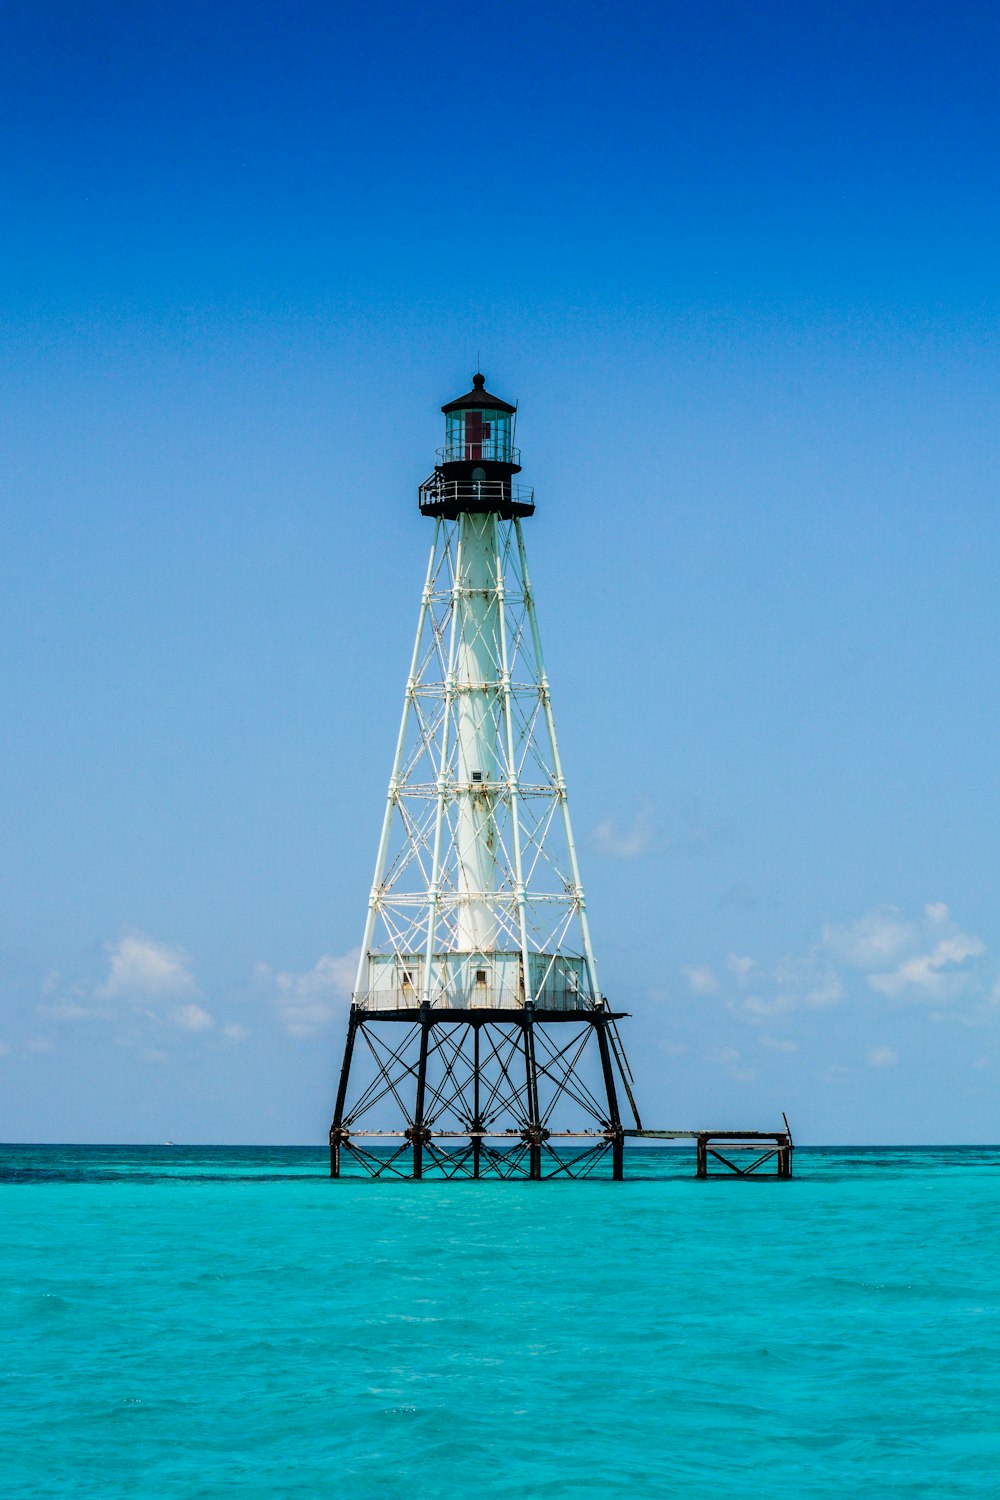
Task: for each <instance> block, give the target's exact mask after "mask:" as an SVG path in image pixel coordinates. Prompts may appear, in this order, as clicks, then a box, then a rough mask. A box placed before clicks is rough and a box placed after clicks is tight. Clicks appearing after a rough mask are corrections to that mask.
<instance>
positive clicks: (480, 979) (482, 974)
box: [476, 969, 486, 984]
mask: <svg viewBox="0 0 1000 1500" xmlns="http://www.w3.org/2000/svg"><path fill="white" fill-rule="evenodd" d="M476 983H477V984H485V983H486V970H485V969H477V970H476Z"/></svg>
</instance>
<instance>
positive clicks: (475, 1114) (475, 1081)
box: [472, 1025, 483, 1177]
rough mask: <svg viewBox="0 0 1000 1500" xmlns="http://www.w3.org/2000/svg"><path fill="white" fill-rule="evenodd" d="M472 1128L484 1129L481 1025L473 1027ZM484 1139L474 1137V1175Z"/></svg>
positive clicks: (477, 1167) (477, 1136) (476, 1174)
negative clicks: (481, 1104) (481, 1097)
mask: <svg viewBox="0 0 1000 1500" xmlns="http://www.w3.org/2000/svg"><path fill="white" fill-rule="evenodd" d="M472 1128H473V1130H476V1131H478V1130H482V1128H483V1122H482V1120H481V1119H480V1117H479V1027H478V1025H474V1026H473V1028H472ZM482 1155H483V1141H482V1137H481V1136H479V1135H474V1136H473V1137H472V1175H473V1177H478V1176H479V1171H480V1167H481V1164H482Z"/></svg>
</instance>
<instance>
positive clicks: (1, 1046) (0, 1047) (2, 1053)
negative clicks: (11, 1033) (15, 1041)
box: [0, 1042, 10, 1057]
mask: <svg viewBox="0 0 1000 1500" xmlns="http://www.w3.org/2000/svg"><path fill="white" fill-rule="evenodd" d="M9 1053H10V1044H9V1043H8V1042H0V1057H7V1056H8V1055H9Z"/></svg>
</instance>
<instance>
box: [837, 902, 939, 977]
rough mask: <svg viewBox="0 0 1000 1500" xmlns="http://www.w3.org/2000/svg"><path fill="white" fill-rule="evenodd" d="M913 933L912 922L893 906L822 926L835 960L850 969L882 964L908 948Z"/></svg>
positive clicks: (911, 945) (913, 940) (909, 947)
mask: <svg viewBox="0 0 1000 1500" xmlns="http://www.w3.org/2000/svg"><path fill="white" fill-rule="evenodd" d="M947 910H948V909H947V907H945V908H944V911H945V914H946V915H947ZM917 937H918V934H917V928H916V927H915V925H914V924H913V923H912V922H909V921H907V920H906V919H905V918H904V917H903V916H902V915H901V913H900V912H899V911H898V910H897V909H896V908H895V907H894V906H886V907H882V908H880V909H879V910H878V911H873V912H869V913H868V915H867V916H865V917H860V918H859V919H858V921H856V922H850V923H848V924H847V925H846V926H843V927H836V926H832V925H827V926H826V927H824V928H823V944H824V946H825V947H826V948H828V949H829V951H830V952H831V954H832V955H833V957H834V959H835V960H836V961H837V962H839V963H842V964H846V965H847V967H848V968H851V969H878V968H882V967H884V966H885V965H886V964H889V963H892V962H893V961H894V960H895V959H897V958H898V957H900V955H902V954H903V953H905V952H907V951H909V950H910V949H911V948H912V947H913V945H914V943H915V942H916V941H917Z"/></svg>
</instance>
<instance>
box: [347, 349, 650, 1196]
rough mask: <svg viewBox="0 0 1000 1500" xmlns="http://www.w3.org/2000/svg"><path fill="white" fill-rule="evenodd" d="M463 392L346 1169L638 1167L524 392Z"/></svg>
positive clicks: (383, 872)
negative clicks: (542, 595) (577, 803)
mask: <svg viewBox="0 0 1000 1500" xmlns="http://www.w3.org/2000/svg"><path fill="white" fill-rule="evenodd" d="M442 411H443V412H444V415H445V421H446V427H445V442H444V447H443V448H441V449H439V450H438V455H437V456H438V463H437V465H436V467H435V469H434V472H433V474H432V475H431V476H430V478H429V479H427V480H425V481H424V483H423V484H422V485H421V486H420V489H419V504H420V510H421V513H422V514H423V515H425V516H428V517H429V518H431V519H432V520H433V523H434V538H433V542H432V544H431V549H430V560H429V563H428V566H427V576H426V580H425V582H424V588H423V593H422V595H421V601H420V613H419V618H418V622H417V633H416V641H415V643H414V647H413V656H412V659H411V662H410V672H409V677H408V679H407V684H406V694H405V698H404V703H403V715H402V721H401V724H400V728H399V735H398V738H397V741H396V751H395V757H394V759H393V765H392V774H391V776H390V778H389V792H388V798H387V802H386V808H385V816H384V819H383V823H382V833H381V837H380V839H379V845H378V854H377V857H376V861H375V875H374V879H373V882H372V890H371V896H370V899H369V902H368V915H367V920H366V923H365V930H364V939H363V941H362V944H361V959H360V963H359V966H358V974H357V981H356V983H355V987H354V995H353V1000H352V1005H351V1013H350V1019H349V1022H348V1031H347V1043H346V1047H345V1050H344V1059H343V1066H342V1069H341V1075H340V1083H339V1087H338V1090H337V1097H336V1105H335V1109H334V1116H333V1124H332V1125H331V1127H330V1172H331V1175H332V1176H335V1177H336V1176H340V1175H341V1169H342V1166H343V1165H344V1164H345V1157H350V1158H351V1159H353V1160H354V1161H355V1162H356V1163H357V1164H359V1165H360V1166H362V1167H363V1168H364V1169H365V1170H366V1171H368V1172H369V1173H371V1174H372V1175H375V1176H381V1175H397V1176H403V1177H421V1176H426V1175H430V1174H434V1175H446V1176H469V1177H480V1176H503V1177H519V1176H528V1177H533V1178H538V1177H548V1176H556V1175H570V1176H583V1175H586V1174H588V1173H589V1172H591V1171H593V1170H594V1168H595V1166H596V1165H597V1163H598V1162H599V1161H600V1160H601V1158H603V1157H604V1156H605V1155H606V1154H608V1153H610V1155H611V1158H612V1175H613V1176H614V1177H615V1178H620V1177H621V1175H622V1161H623V1139H624V1127H623V1124H622V1119H621V1113H620V1107H619V1084H620V1085H621V1087H622V1090H623V1093H624V1096H625V1098H627V1100H628V1103H629V1106H630V1107H631V1112H632V1114H633V1115H635V1125H636V1128H639V1125H640V1122H639V1119H638V1115H637V1114H636V1111H635V1103H634V1100H633V1097H632V1092H631V1087H630V1078H631V1075H630V1073H629V1071H628V1065H627V1063H626V1061H625V1058H624V1053H623V1051H622V1048H621V1043H620V1040H619V1037H618V1032H617V1024H616V1023H617V1022H618V1021H619V1020H620V1019H621V1016H622V1014H623V1013H622V1012H616V1011H612V1010H610V1009H609V1008H608V1005H607V1002H606V1001H605V999H604V997H603V996H602V993H601V989H600V985H599V983H598V978H597V967H596V964H595V962H594V952H593V948H592V945H591V940H590V929H589V925H588V922H587V909H586V903H585V900H584V893H583V885H582V882H581V879H580V869H579V863H578V860H577V852H576V845H575V843H574V840H573V830H572V826H571V823H570V815H569V803H568V800H567V796H566V782H565V779H564V777H563V770H562V763H561V760H560V756H559V745H558V741H557V739H556V729H555V720H554V718H553V715H552V702H551V697H550V693H549V684H548V678H547V676H546V673H545V665H544V661H543V657H542V647H541V639H540V636H539V631H538V622H537V619H536V615H535V601H534V595H533V592H532V587H531V582H530V579H529V575H528V562H527V555H526V552H525V545H524V536H523V532H522V521H523V520H524V519H525V518H526V517H528V516H531V515H532V514H533V512H534V509H535V504H534V493H533V491H531V490H529V489H526V488H525V487H524V486H522V485H519V484H516V483H515V482H514V476H515V475H517V474H519V473H520V471H521V465H520V454H519V452H518V449H517V448H516V447H515V446H514V424H515V419H516V408H515V407H513V406H511V405H510V404H509V403H508V402H506V401H502V400H501V399H500V398H499V397H497V396H492V395H490V393H489V392H488V391H487V390H486V389H485V380H484V377H483V376H482V375H480V374H477V375H476V376H475V377H474V380H473V388H472V390H471V391H469V392H468V393H467V394H466V395H464V396H461V397H459V399H458V400H456V401H450V402H448V404H447V405H446V406H444V407H442ZM570 1111H575V1116H576V1118H575V1119H567V1115H568V1114H569V1113H570ZM557 1143H558V1144H557Z"/></svg>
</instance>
